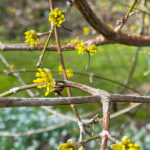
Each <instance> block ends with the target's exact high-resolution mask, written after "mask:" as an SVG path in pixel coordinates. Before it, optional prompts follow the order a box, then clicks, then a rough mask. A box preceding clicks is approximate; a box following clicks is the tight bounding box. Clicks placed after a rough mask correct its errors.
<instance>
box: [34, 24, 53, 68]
mask: <svg viewBox="0 0 150 150" xmlns="http://www.w3.org/2000/svg"><path fill="white" fill-rule="evenodd" d="M53 30H54V26H51V30H50V32H49V35H48V38H47V41H46V43H45V45H44V48H43V50H42V53H41V55H40V57H39V60H38V62H37V64H36V67H40V65H41V63H42V60H43V58H44V54H45V51H46V49H47V46H48V44H49V41H50V39H51V37H52V33H53Z"/></svg>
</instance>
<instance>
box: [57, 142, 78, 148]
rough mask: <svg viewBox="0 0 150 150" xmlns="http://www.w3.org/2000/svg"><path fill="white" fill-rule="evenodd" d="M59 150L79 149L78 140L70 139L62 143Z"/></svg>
mask: <svg viewBox="0 0 150 150" xmlns="http://www.w3.org/2000/svg"><path fill="white" fill-rule="evenodd" d="M58 150H77V148H76V142H75V141H74V140H72V139H69V140H68V141H67V143H65V144H62V145H60V146H59V147H58Z"/></svg>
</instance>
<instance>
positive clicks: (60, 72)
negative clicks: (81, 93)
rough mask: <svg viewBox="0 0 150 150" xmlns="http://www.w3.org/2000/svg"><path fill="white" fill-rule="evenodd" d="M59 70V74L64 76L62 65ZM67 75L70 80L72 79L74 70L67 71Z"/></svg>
mask: <svg viewBox="0 0 150 150" xmlns="http://www.w3.org/2000/svg"><path fill="white" fill-rule="evenodd" d="M58 70H59V74H62V67H61V65H59V67H58ZM66 75H67V77H68V78H71V77H72V76H73V72H72V70H71V69H66Z"/></svg>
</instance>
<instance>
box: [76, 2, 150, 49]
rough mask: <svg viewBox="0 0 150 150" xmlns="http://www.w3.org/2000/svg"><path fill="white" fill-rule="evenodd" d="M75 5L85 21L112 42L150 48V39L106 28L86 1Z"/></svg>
mask: <svg viewBox="0 0 150 150" xmlns="http://www.w3.org/2000/svg"><path fill="white" fill-rule="evenodd" d="M74 5H75V6H76V8H77V9H78V10H79V11H80V13H81V14H82V16H83V17H84V19H85V20H86V21H87V22H88V23H89V24H90V25H91V26H92V27H93V28H94V29H95V30H96V31H97V32H98V33H100V34H102V35H103V36H104V37H106V38H107V39H108V40H110V41H114V42H115V43H121V44H125V45H132V46H138V47H141V46H150V37H147V36H134V35H128V34H125V33H122V32H115V31H114V30H112V29H111V28H109V27H108V26H106V25H105V24H104V23H103V22H102V21H101V20H100V19H99V18H98V17H97V16H96V15H95V13H94V12H93V11H92V9H91V8H90V6H89V4H88V3H87V1H86V0H76V1H75V3H74Z"/></svg>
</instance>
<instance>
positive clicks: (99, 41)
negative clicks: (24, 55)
mask: <svg viewBox="0 0 150 150" xmlns="http://www.w3.org/2000/svg"><path fill="white" fill-rule="evenodd" d="M84 43H85V45H92V44H95V45H97V46H98V45H104V44H112V43H114V42H112V41H109V40H107V39H105V38H104V37H103V36H101V35H99V36H97V37H96V38H93V39H90V40H87V41H85V42H84ZM75 47H76V44H74V43H68V44H64V45H63V44H61V50H62V51H72V50H74V49H75ZM43 48H44V45H42V44H41V45H38V46H34V47H30V46H29V45H28V44H5V43H2V42H0V51H41V50H42V49H43ZM46 51H55V52H57V45H54V44H51V45H49V46H48V47H47V49H46Z"/></svg>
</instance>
